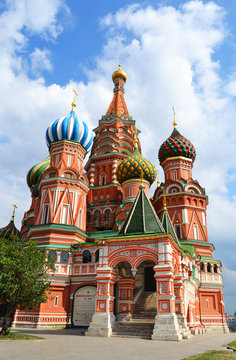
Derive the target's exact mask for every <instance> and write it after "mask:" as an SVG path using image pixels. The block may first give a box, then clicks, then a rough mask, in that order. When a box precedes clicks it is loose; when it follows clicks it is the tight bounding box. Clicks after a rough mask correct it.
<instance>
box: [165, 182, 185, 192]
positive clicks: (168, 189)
mask: <svg viewBox="0 0 236 360" xmlns="http://www.w3.org/2000/svg"><path fill="white" fill-rule="evenodd" d="M176 187H177V189H179V192H181V190H183V188H182V186H181V185H179V184H171V185H169V186H167V188H166V194H169V192H170V190H171V189H172V188H176Z"/></svg>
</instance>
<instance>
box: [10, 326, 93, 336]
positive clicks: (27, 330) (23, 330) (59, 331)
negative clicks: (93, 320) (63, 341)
mask: <svg viewBox="0 0 236 360" xmlns="http://www.w3.org/2000/svg"><path fill="white" fill-rule="evenodd" d="M11 331H12V332H18V333H21V334H29V335H36V336H37V335H70V336H71V335H75V336H84V335H85V332H86V331H87V329H86V328H79V329H31V328H14V329H11Z"/></svg>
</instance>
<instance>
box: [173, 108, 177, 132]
mask: <svg viewBox="0 0 236 360" xmlns="http://www.w3.org/2000/svg"><path fill="white" fill-rule="evenodd" d="M172 110H173V114H174V121H173V126H174V128H176V126H177V122H176V121H175V109H174V107H173V106H172Z"/></svg>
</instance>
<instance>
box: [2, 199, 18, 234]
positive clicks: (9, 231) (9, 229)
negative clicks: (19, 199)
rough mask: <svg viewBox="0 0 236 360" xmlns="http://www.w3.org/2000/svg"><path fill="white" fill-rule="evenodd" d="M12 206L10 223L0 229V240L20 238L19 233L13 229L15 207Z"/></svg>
mask: <svg viewBox="0 0 236 360" xmlns="http://www.w3.org/2000/svg"><path fill="white" fill-rule="evenodd" d="M13 206H14V210H13V214H12V217H11V221H10V222H9V224H8V225H7V226H5V227H3V228H1V229H0V238H1V239H9V238H10V237H12V236H17V237H20V232H19V230H18V229H17V228H16V227H15V224H14V217H15V208H16V205H13Z"/></svg>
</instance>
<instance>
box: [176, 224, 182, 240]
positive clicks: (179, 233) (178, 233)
mask: <svg viewBox="0 0 236 360" xmlns="http://www.w3.org/2000/svg"><path fill="white" fill-rule="evenodd" d="M175 232H176V235H177V237H178V239H180V238H181V228H180V225H175Z"/></svg>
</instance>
